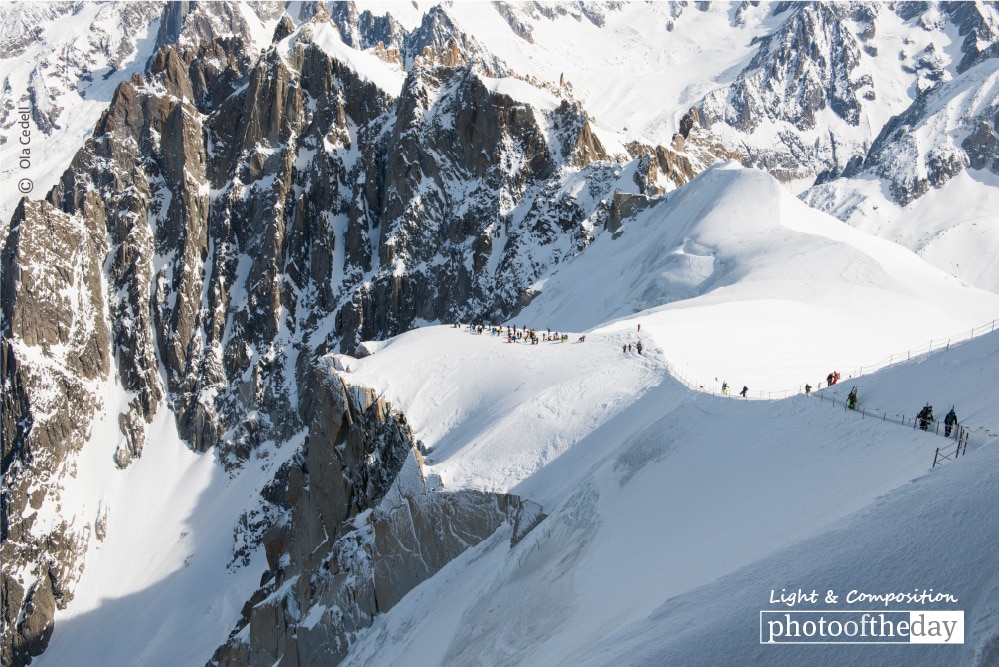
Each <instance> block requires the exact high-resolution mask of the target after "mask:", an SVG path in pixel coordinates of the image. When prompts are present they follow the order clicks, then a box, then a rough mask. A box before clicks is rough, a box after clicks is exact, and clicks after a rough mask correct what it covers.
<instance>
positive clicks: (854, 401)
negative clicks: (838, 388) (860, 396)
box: [846, 386, 857, 410]
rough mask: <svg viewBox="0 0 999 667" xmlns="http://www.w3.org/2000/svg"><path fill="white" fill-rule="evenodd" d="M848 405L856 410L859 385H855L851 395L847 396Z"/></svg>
mask: <svg viewBox="0 0 999 667" xmlns="http://www.w3.org/2000/svg"><path fill="white" fill-rule="evenodd" d="M846 407H848V408H850V409H851V410H856V409H857V387H856V386H854V387H853V389H851V390H850V393H849V395H848V396H847V397H846Z"/></svg>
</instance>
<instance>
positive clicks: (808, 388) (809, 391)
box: [805, 384, 812, 396]
mask: <svg viewBox="0 0 999 667" xmlns="http://www.w3.org/2000/svg"><path fill="white" fill-rule="evenodd" d="M811 395H812V385H810V384H806V385H805V396H811Z"/></svg>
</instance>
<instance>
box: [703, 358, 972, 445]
mask: <svg viewBox="0 0 999 667" xmlns="http://www.w3.org/2000/svg"><path fill="white" fill-rule="evenodd" d="M827 379H829V380H831V382H830V383H829V384H831V385H832V384H836V381H837V380H838V379H839V373H835V374H834V373H830V374H829V378H827ZM722 392H723V393H728V385H724V384H723V385H722ZM811 393H812V386H811V385H808V384H806V385H805V395H806V396H808V395H810V394H811ZM846 407H847V408H849V409H850V410H856V409H857V386H856V385H854V387H853V389H851V390H850V393H849V394H847V395H846ZM933 421H934V419H933V406H932V405H930V404H929V403H927V404H926V405H924V406H923V408H922V409H921V410H920V411H919V413H918V414H917V415H916V423H917V424H918V425H919V428H920V429H921V430H923V431H928V430H929V429H930V424H932V423H933ZM955 426H957V412H955V410H954V406H953V405H952V406H951V407H950V412H948V413H947V416H946V417H944V436H946V437H948V438H949V437H950V434H951V433H952V432H953V430H954V427H955Z"/></svg>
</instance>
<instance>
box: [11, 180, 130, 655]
mask: <svg viewBox="0 0 999 667" xmlns="http://www.w3.org/2000/svg"><path fill="white" fill-rule="evenodd" d="M106 253H107V245H106V242H105V239H104V236H103V233H102V230H100V229H99V228H95V226H94V225H93V224H92V223H90V224H88V223H87V222H85V221H83V220H81V219H79V218H76V217H73V216H70V215H67V214H65V213H63V212H61V211H58V210H54V209H53V208H52V207H51V206H49V205H48V204H47V203H45V202H31V201H28V200H24V201H22V202H21V206H20V207H18V209H17V212H16V213H15V215H14V218H13V220H12V221H11V229H10V232H9V233H8V234H7V237H6V240H5V242H4V245H3V252H2V255H0V262H2V266H3V269H2V275H3V277H2V283H0V314H2V318H0V321H2V322H3V330H2V334H3V344H2V348H0V382H2V387H3V392H2V398H0V406H2V413H0V414H2V416H0V457H2V458H0V460H2V464H3V495H2V505H0V506H2V510H3V512H2V520H0V588H2V590H3V609H2V610H0V614H2V616H3V619H4V622H3V636H2V643H0V658H2V660H3V663H4V664H5V665H11V664H21V663H23V662H26V661H28V660H30V656H33V655H38V654H39V653H41V651H42V650H43V649H44V647H45V644H46V642H47V641H48V638H49V636H50V635H51V633H52V615H53V613H54V611H55V608H56V606H58V607H61V608H64V607H65V606H66V604H68V603H69V601H70V600H71V599H72V595H73V586H74V583H75V580H76V578H77V577H78V576H79V573H80V571H81V570H82V568H83V563H82V562H81V560H80V556H81V554H82V552H83V551H84V550H85V548H86V543H87V541H88V540H89V538H90V534H89V533H90V526H87V527H85V528H82V529H81V528H79V527H77V526H71V525H69V524H68V523H67V521H65V520H60V518H58V517H57V518H55V519H54V520H53V519H52V518H51V517H45V516H44V515H45V514H46V512H40V510H42V509H43V506H44V505H46V504H55V503H58V498H59V480H60V478H61V477H62V476H64V475H67V474H72V468H71V467H70V466H67V465H66V460H67V458H68V457H69V455H70V454H71V453H73V452H74V451H77V450H79V448H80V447H81V446H82V445H83V443H84V441H85V440H86V438H87V437H88V436H89V430H90V423H91V417H92V415H93V414H94V411H95V410H98V409H100V408H101V407H102V406H101V405H100V399H99V397H98V395H97V392H96V387H97V384H98V382H99V381H100V380H102V379H104V378H106V376H107V374H108V372H109V370H110V365H111V349H110V346H109V342H110V341H109V331H108V327H107V324H106V319H105V315H104V311H105V301H104V298H105V295H104V290H103V285H102V281H101V266H102V263H103V258H104V256H105V255H106Z"/></svg>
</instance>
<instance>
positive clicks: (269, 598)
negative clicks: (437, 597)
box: [210, 359, 544, 665]
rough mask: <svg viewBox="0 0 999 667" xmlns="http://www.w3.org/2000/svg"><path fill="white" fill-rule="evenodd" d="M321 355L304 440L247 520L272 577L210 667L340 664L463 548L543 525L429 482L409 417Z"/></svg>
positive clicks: (496, 500) (487, 498)
mask: <svg viewBox="0 0 999 667" xmlns="http://www.w3.org/2000/svg"><path fill="white" fill-rule="evenodd" d="M332 366H333V363H332V360H330V359H326V360H324V364H321V370H318V371H317V373H316V375H315V376H314V386H313V387H312V388H311V390H310V395H311V396H312V398H311V399H310V401H309V404H308V406H307V407H306V411H307V412H310V413H311V418H310V424H309V425H310V430H309V436H308V439H307V440H306V443H305V445H304V446H303V448H302V449H301V451H300V452H299V453H298V454H297V455H296V456H295V457H294V458H293V459H292V460H291V461H290V462H289V463H288V464H286V465H285V466H284V467H283V468H282V470H281V471H280V472H279V473H278V475H277V476H276V477H275V479H274V480H273V481H272V482H271V483H270V484H269V485H268V487H267V489H265V492H264V499H265V502H264V504H263V506H262V508H261V509H260V511H259V513H257V514H256V515H254V516H253V517H247V518H246V520H245V521H244V522H243V526H244V527H245V528H246V531H247V534H246V535H244V538H245V540H244V541H245V543H246V544H247V545H248V546H252V545H253V544H256V543H258V542H259V543H262V544H263V546H264V548H265V549H266V552H267V561H268V565H269V570H268V571H267V573H266V574H265V575H264V578H263V583H262V586H261V588H260V589H259V590H258V591H257V592H256V593H255V594H254V595H253V597H252V598H251V599H250V600H249V601H248V602H247V604H246V606H245V607H244V610H243V617H242V620H241V621H240V623H239V625H238V626H237V627H236V628H235V629H234V630H233V632H232V634H231V635H230V637H229V640H228V642H227V643H226V644H225V645H223V646H221V647H220V648H219V649H218V651H216V653H215V656H214V657H213V659H212V661H211V663H210V664H214V665H272V664H275V663H278V662H280V663H281V664H287V665H300V664H337V663H338V662H340V661H341V660H342V659H343V658H344V657H346V655H347V652H348V651H349V649H350V645H351V643H352V641H353V637H354V635H355V634H356V633H357V631H359V630H361V629H363V628H365V627H368V626H369V625H370V624H371V622H372V620H373V618H374V616H375V615H376V614H378V613H383V612H385V611H387V610H389V609H390V608H391V607H392V606H394V605H395V603H396V602H398V601H399V599H401V598H402V596H404V595H405V594H406V593H407V592H409V591H410V590H411V589H412V588H413V587H415V586H416V585H418V584H419V583H420V582H422V581H424V580H426V579H427V578H429V577H430V576H432V575H433V574H434V573H436V572H437V571H438V570H439V569H440V568H441V567H443V566H444V565H446V564H447V563H448V562H449V561H451V560H452V559H453V558H455V557H456V556H458V555H460V554H461V553H462V552H463V551H465V550H466V549H468V548H469V547H472V546H474V545H475V544H477V543H478V542H480V541H482V540H484V539H486V538H488V537H490V536H491V535H492V534H493V533H494V532H496V531H497V529H499V528H500V527H501V526H502V525H504V524H509V525H510V526H511V530H512V531H513V535H514V536H515V537H517V538H519V537H522V536H523V535H524V534H526V532H528V531H529V530H530V529H531V528H533V527H534V526H535V525H536V524H537V523H538V522H539V521H540V520H541V519H542V518H543V516H544V515H543V514H542V513H541V508H540V507H539V506H538V505H536V504H535V503H531V502H530V501H524V500H521V499H520V498H518V497H516V496H510V495H506V494H493V493H484V492H479V491H467V490H464V491H457V492H446V491H444V490H443V489H440V488H439V484H433V482H432V483H431V484H428V483H427V480H425V479H424V477H423V475H422V471H421V466H422V457H421V454H420V451H419V445H418V443H417V442H416V441H415V440H414V439H413V436H412V433H411V432H410V430H409V427H408V425H407V423H406V420H405V417H404V416H403V415H402V414H400V413H396V412H394V411H393V410H392V408H391V406H390V405H389V404H387V403H386V402H385V401H384V400H383V399H381V398H378V397H376V396H375V395H374V392H372V391H371V390H369V389H365V388H363V387H356V386H351V385H349V384H347V383H346V382H345V377H344V376H343V375H342V374H341V373H339V372H337V371H335V370H333V368H332Z"/></svg>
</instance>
